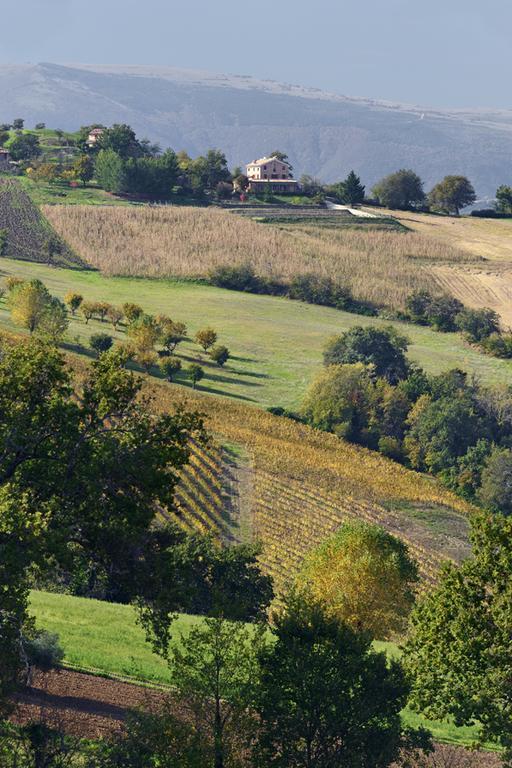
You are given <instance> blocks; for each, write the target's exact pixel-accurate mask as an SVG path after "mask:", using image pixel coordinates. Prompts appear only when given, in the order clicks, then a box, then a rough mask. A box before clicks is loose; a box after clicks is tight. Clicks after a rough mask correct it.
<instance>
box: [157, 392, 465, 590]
mask: <svg viewBox="0 0 512 768" xmlns="http://www.w3.org/2000/svg"><path fill="white" fill-rule="evenodd" d="M147 390H148V391H149V392H150V393H151V395H152V396H153V398H154V401H155V405H156V406H157V407H158V408H161V409H165V410H167V409H172V408H173V407H174V406H175V405H177V404H178V403H181V404H183V405H185V406H186V407H187V408H190V409H193V410H198V411H200V412H201V413H203V414H205V418H206V425H207V428H208V429H209V430H210V431H211V432H212V433H213V434H214V436H215V439H216V441H217V442H218V444H225V443H229V444H236V445H240V446H242V447H243V449H244V450H245V451H246V453H247V455H248V456H249V465H250V473H251V483H250V499H249V500H247V499H245V503H246V504H250V511H251V530H250V532H249V534H247V533H246V536H247V535H248V536H250V537H251V538H253V539H256V540H258V541H260V542H261V544H262V547H263V551H262V555H261V562H262V565H263V566H264V568H265V570H267V571H268V572H269V573H270V574H271V575H272V576H273V578H274V580H275V584H276V588H277V591H278V592H279V591H281V590H282V589H283V588H284V587H285V586H286V583H287V581H288V580H289V579H290V578H291V577H293V575H294V573H296V571H297V569H298V568H299V567H300V565H301V562H302V559H303V557H304V555H305V554H306V552H307V551H308V550H309V549H310V548H311V547H312V546H314V545H316V544H317V543H319V542H320V541H321V540H322V539H324V538H325V537H326V536H328V535H329V534H330V533H332V532H334V531H335V530H336V529H337V528H338V527H339V525H340V524H341V523H342V522H343V521H344V520H346V519H349V518H359V519H363V520H368V521H371V522H375V523H378V524H380V525H383V526H384V527H385V528H386V529H387V530H389V531H390V532H391V533H393V534H395V535H397V536H399V537H400V538H402V539H403V540H404V541H406V542H407V544H408V545H409V547H410V549H411V552H412V554H413V555H414V556H415V557H416V559H417V560H418V562H419V565H420V570H421V572H422V575H423V577H424V579H425V580H426V581H432V580H433V579H434V578H435V576H436V573H437V571H438V569H439V566H440V564H441V562H442V561H443V560H446V559H449V558H451V559H454V560H460V559H461V558H462V557H464V556H465V555H466V554H467V552H468V540H467V515H468V513H469V512H470V508H469V507H468V505H466V504H465V503H464V502H463V501H461V500H460V499H459V498H457V497H456V496H453V495H452V494H451V493H449V492H448V491H447V490H445V489H444V488H443V487H442V486H440V485H439V484H438V483H436V482H435V481H434V480H433V479H432V478H429V477H427V476H425V475H420V474H418V473H415V472H412V471H410V470H407V469H405V468H404V467H401V466H399V465H397V464H395V463H393V462H392V461H389V460H387V459H385V458H383V457H382V456H379V455H378V454H376V453H372V452H370V451H367V450H365V449H363V448H359V447H356V446H353V445H351V444H349V443H346V442H344V441H340V440H338V439H337V438H336V437H334V436H333V435H328V434H325V433H319V432H316V431H314V430H312V429H310V428H308V427H306V426H304V425H301V424H297V423H295V422H292V421H289V420H288V419H282V418H278V417H275V416H272V415H271V414H268V413H264V412H262V411H259V410H257V409H255V408H251V407H247V406H244V405H239V404H236V403H232V402H230V401H225V400H219V399H217V398H212V397H207V396H204V395H201V394H199V393H193V394H191V395H190V396H188V395H187V397H186V398H184V397H183V395H182V394H181V392H180V389H179V388H177V387H173V386H167V385H164V384H153V383H148V384H147ZM222 456H223V450H222V449H221V448H219V447H218V445H217V446H215V445H214V446H213V447H212V446H208V447H206V448H201V447H199V446H198V445H194V446H193V451H192V459H191V465H190V467H189V468H188V469H187V471H186V473H185V476H184V478H183V480H182V483H181V484H180V487H179V489H178V502H179V508H178V520H179V521H180V523H181V525H183V526H184V527H186V528H190V529H198V530H200V531H202V532H206V531H210V532H212V533H214V534H215V535H216V536H218V537H219V538H221V539H223V540H226V538H229V537H230V535H231V536H233V533H232V531H233V523H234V525H235V530H236V515H234V516H233V519H230V517H229V509H230V504H229V503H228V505H227V507H226V505H225V500H226V494H227V495H228V496H229V492H228V491H227V486H226V478H227V477H228V476H231V483H232V484H231V493H232V496H235V497H236V496H237V495H239V496H240V495H242V493H247V488H246V487H245V488H244V487H243V486H241V485H240V484H238V487H237V481H236V479H235V480H234V481H233V476H234V474H235V473H234V470H233V467H232V466H231V467H229V472H227V470H226V464H225V461H223V459H222ZM226 510H228V511H226ZM230 531H231V534H230Z"/></svg>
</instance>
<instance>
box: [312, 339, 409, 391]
mask: <svg viewBox="0 0 512 768" xmlns="http://www.w3.org/2000/svg"><path fill="white" fill-rule="evenodd" d="M408 345H409V341H408V339H407V338H406V337H405V336H402V335H401V334H399V333H397V331H395V329H394V328H393V327H392V326H388V327H387V328H374V327H373V326H368V327H367V328H363V327H362V326H360V325H358V326H355V327H354V328H351V329H350V330H349V331H345V333H343V334H342V335H341V336H338V337H335V338H333V339H331V341H330V342H329V343H328V344H327V346H326V347H325V350H324V365H340V364H342V363H364V364H365V365H371V366H372V370H373V372H374V374H375V376H383V377H384V378H386V379H387V380H388V381H389V382H390V383H391V384H396V383H397V382H398V381H400V380H401V379H405V378H406V376H407V371H408V364H407V359H406V356H405V352H406V351H407V347H408Z"/></svg>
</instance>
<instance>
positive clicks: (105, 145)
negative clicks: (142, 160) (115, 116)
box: [97, 123, 143, 160]
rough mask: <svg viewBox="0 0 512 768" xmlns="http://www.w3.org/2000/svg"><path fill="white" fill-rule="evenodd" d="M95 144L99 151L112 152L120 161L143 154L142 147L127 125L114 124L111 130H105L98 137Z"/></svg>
mask: <svg viewBox="0 0 512 768" xmlns="http://www.w3.org/2000/svg"><path fill="white" fill-rule="evenodd" d="M97 144H98V146H99V148H100V150H101V151H104V152H113V153H114V154H115V155H117V156H118V157H119V158H120V159H121V160H128V158H134V157H141V156H142V154H143V151H142V147H141V145H140V142H139V141H138V140H137V137H136V135H135V131H134V130H133V128H131V127H130V126H129V125H126V123H122V124H120V123H115V124H114V125H113V126H112V127H111V128H105V130H104V131H103V133H102V134H101V136H100V137H99V139H98V141H97ZM101 151H100V154H101ZM98 159H99V155H98Z"/></svg>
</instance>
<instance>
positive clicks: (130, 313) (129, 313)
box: [121, 301, 144, 323]
mask: <svg viewBox="0 0 512 768" xmlns="http://www.w3.org/2000/svg"><path fill="white" fill-rule="evenodd" d="M121 309H122V310H123V314H124V316H125V317H126V319H127V321H128V322H129V323H133V322H135V320H137V319H138V318H139V317H140V316H141V315H142V314H144V310H143V309H142V307H140V306H139V305H138V304H133V303H132V302H131V301H127V302H125V303H124V304H123V306H122V307H121Z"/></svg>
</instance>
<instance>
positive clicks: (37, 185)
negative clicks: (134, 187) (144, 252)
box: [17, 176, 130, 206]
mask: <svg viewBox="0 0 512 768" xmlns="http://www.w3.org/2000/svg"><path fill="white" fill-rule="evenodd" d="M17 183H18V184H20V185H21V186H22V188H23V189H24V190H25V192H26V193H27V194H28V195H30V198H31V199H32V201H33V202H34V203H35V204H36V205H39V206H42V205H47V206H51V205H87V206H92V205H116V206H126V205H130V203H129V202H127V201H126V200H122V199H121V198H119V197H115V196H114V195H111V194H110V193H109V192H105V190H103V189H100V188H99V187H96V186H94V184H87V186H85V187H83V186H81V185H80V186H78V187H72V186H70V184H69V182H67V181H54V182H52V183H46V182H43V181H33V180H32V179H29V178H28V177H27V176H20V177H19V178H18V179H17Z"/></svg>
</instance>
